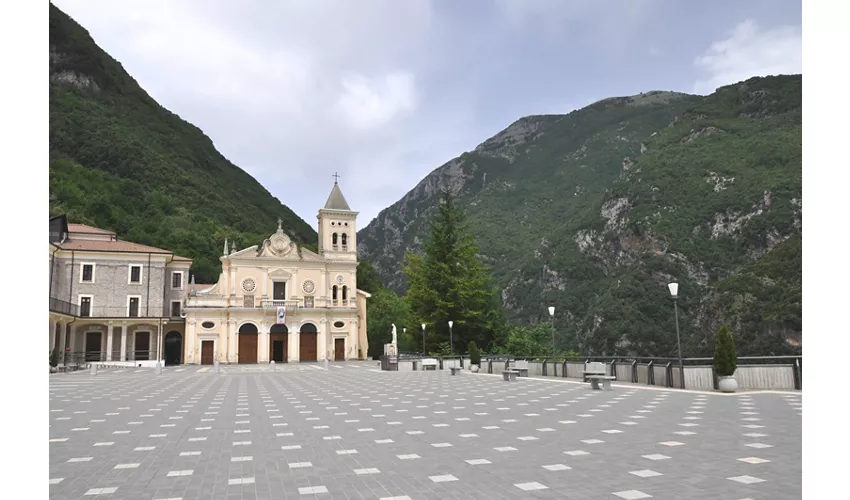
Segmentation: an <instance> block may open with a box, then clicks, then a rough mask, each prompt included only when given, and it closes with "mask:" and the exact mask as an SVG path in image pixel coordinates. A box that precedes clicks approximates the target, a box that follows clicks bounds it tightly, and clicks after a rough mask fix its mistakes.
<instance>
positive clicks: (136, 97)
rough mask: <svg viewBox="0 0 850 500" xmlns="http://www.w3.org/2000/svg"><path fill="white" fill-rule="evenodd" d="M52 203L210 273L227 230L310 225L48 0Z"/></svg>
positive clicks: (260, 234) (260, 232)
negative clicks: (155, 97)
mask: <svg viewBox="0 0 850 500" xmlns="http://www.w3.org/2000/svg"><path fill="white" fill-rule="evenodd" d="M50 212H51V214H56V213H67V214H68V216H69V219H70V220H71V221H73V222H79V223H88V224H93V225H96V226H99V227H103V228H107V229H112V230H115V231H117V232H118V234H119V235H120V236H121V237H123V238H124V239H127V240H131V241H136V242H138V243H144V244H148V245H154V246H157V247H162V248H167V249H169V250H172V251H174V252H176V253H177V254H180V255H185V256H187V257H193V258H194V259H195V264H194V266H193V267H194V269H195V272H196V274H197V279H198V281H199V282H205V281H207V282H208V281H209V280H214V279H215V277H217V276H218V273H219V271H220V265H219V263H218V256H219V255H220V254H221V249H222V246H223V243H224V239H225V237H227V238H230V240H231V241H235V243H236V244H237V245H239V246H240V248H241V247H245V246H249V245H253V244H256V243H259V242H260V241H262V239H263V238H265V237H267V236H268V235H269V234H270V233H271V232H273V231H274V229H275V227H276V224H277V218H278V217H281V218H282V219H283V221H284V224H283V225H284V229H285V230H286V231H288V232H289V233H290V234H291V235H292V237H293V238H294V240H295V241H298V242H301V243H304V242H306V243H309V244H314V243H315V241H316V232H315V230H314V229H313V228H312V227H311V226H310V225H309V224H307V223H306V222H305V221H304V220H302V219H301V218H299V217H298V216H297V215H295V213H293V212H292V211H291V210H290V209H289V208H287V207H286V206H284V205H283V204H282V203H281V202H280V201H279V200H278V199H276V198H275V197H273V196H272V195H271V194H270V193H269V192H268V191H267V190H266V189H265V188H263V186H261V185H260V184H259V183H258V182H257V181H256V180H255V179H254V178H253V177H251V176H250V175H249V174H247V173H246V172H245V171H243V170H242V169H240V168H238V167H236V166H235V165H233V164H232V163H230V162H229V161H228V160H227V159H226V158H224V157H223V156H222V155H221V154H220V153H219V152H218V151H216V149H215V147H214V146H213V143H212V141H211V140H210V138H209V137H207V136H206V135H204V133H203V132H202V131H201V130H200V129H198V128H197V127H195V126H194V125H192V124H190V123H188V122H186V121H184V120H182V119H181V118H180V117H179V116H177V115H175V114H173V113H171V112H169V111H168V110H167V109H165V108H163V107H162V106H160V105H159V104H157V103H156V102H155V101H154V100H153V99H152V98H151V97H150V96H149V95H148V94H147V93H146V92H145V91H144V90H143V89H142V88H141V87H139V85H138V84H137V83H136V81H135V80H133V78H131V77H130V76H129V75H128V74H127V73H126V72H125V71H124V69H123V68H122V66H121V64H120V63H118V62H117V61H115V60H114V59H113V58H111V57H110V56H109V55H108V54H106V53H105V52H104V51H103V50H101V49H100V48H99V47H98V46H97V45H96V44H95V42H94V40H92V38H91V36H90V35H89V33H88V32H87V31H86V30H85V29H83V28H82V27H81V26H80V25H79V24H77V23H76V22H75V21H74V20H73V19H71V18H70V17H68V16H67V15H66V14H65V13H63V12H62V11H60V10H59V9H58V8H57V7H55V6H54V5H53V4H51V5H50Z"/></svg>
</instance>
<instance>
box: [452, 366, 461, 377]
mask: <svg viewBox="0 0 850 500" xmlns="http://www.w3.org/2000/svg"><path fill="white" fill-rule="evenodd" d="M462 369H463V368H460V367H457V366H451V367H449V370H451V371H452V375H457V374H458V373H460V371H461V370H462Z"/></svg>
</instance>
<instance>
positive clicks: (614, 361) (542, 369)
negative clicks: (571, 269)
mask: <svg viewBox="0 0 850 500" xmlns="http://www.w3.org/2000/svg"><path fill="white" fill-rule="evenodd" d="M424 358H431V359H436V360H438V363H439V369H441V370H442V369H444V367H445V365H446V363H445V362H447V361H452V360H455V361H456V360H460V366H461V367H463V366H464V365H465V364H468V362H469V357H468V356H428V355H424V354H422V353H411V352H404V353H399V356H398V361H399V363H403V362H410V363H412V366H411V369H412V370H417V369H418V368H417V361H420V360H422V359H424ZM382 361H383V357H382ZM516 361H528V362H529V363H533V364H534V365H533V368H534V370H533V373H535V374H536V375H533V376H544V377H558V378H572V379H576V378H578V379H583V378H584V374H583V373H582V372H583V371H584V367H585V365H586V364H587V363H591V362H601V363H603V364H604V365H605V369H606V372H607V373H608V374H610V375H613V376H615V377H617V378H616V380H617V381H619V382H626V383H634V384H643V385H653V386H659V387H671V388H685V387H683V386H685V385H686V384H684V383H683V382H684V381H683V380H682V376H681V372H680V370H679V360H678V358H669V357H637V356H581V357H570V358H546V357H541V358H537V357H522V356H520V357H517V356H512V355H501V354H499V355H487V354H482V355H481V365H480V367H479V368H480V371H481V372H483V373H498V372H500V371H502V370H506V369H508V368H509V367H510V366H511V364H512V363H514V362H516ZM713 363H714V360H713V358H682V365H683V367H684V369H685V373H686V377H685V378H686V379H687V378H688V376H687V373H689V371H688V370H689V369H690V370H696V372H690V373H692V374H693V373H699V372H700V370H702V372H703V373H704V375H705V376H709V372H706V371H705V370H706V369H710V376H711V378H712V379H713V381H714V385H715V388H716V384H717V375H716V373H715V372H714V366H713ZM449 364H453V363H449ZM771 365H781V367H784V369H786V370H787V369H788V367H789V366H790V368H791V370H792V371H793V379H794V380H793V386H794V387H793V388H794V389H796V390H802V388H803V357H802V356H801V355H796V356H741V357H739V358H738V366H739V368H752V367H759V366H765V367H766V366H771ZM778 368H780V367H778ZM530 372H531V370H530ZM786 373H788V372H786ZM691 380H693V379H691ZM703 380H705V379H703ZM786 380H787V379H786ZM789 388H790V386H789Z"/></svg>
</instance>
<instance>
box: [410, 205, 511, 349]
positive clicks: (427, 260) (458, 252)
mask: <svg viewBox="0 0 850 500" xmlns="http://www.w3.org/2000/svg"><path fill="white" fill-rule="evenodd" d="M404 272H405V274H406V275H407V277H408V279H409V280H410V288H409V289H408V292H407V297H406V298H407V301H408V303H409V304H410V309H411V312H412V313H413V315H414V316H415V317H416V318H418V319H419V322H420V323H425V324H426V333H427V335H426V349H427V350H428V351H430V352H433V351H437V350H438V349H439V345H440V344H441V343H447V342H448V341H449V325H448V322H449V321H450V320H451V321H454V352H455V353H461V352H464V351H465V350H466V346H467V345H468V344H469V341H470V340H474V341H475V342H476V344H478V345H480V346H483V347H484V348H485V349H486V348H489V346H490V345H491V343H492V341H493V338H494V336H495V335H496V334H497V333H498V330H499V329H500V328H502V327H504V323H505V322H504V314H503V313H502V311H501V305H500V304H499V303H498V300H496V299H495V296H494V294H495V290H494V287H493V280H492V275H491V273H490V270H489V269H488V268H487V267H486V266H485V265H484V264H483V263H482V262H481V261H480V259H479V258H478V248H477V247H476V246H475V241H474V239H473V237H472V235H471V234H470V233H469V231H468V229H467V227H466V226H465V224H464V214H463V212H462V211H461V210H460V209H459V208H458V207H457V205H456V204H455V200H454V197H453V196H452V195H451V193H449V192H448V191H447V190H445V189H444V190H443V192H442V196H441V200H440V205H439V207H438V209H437V213H436V215H435V216H434V218H433V220H432V221H431V224H430V234H429V237H428V239H427V241H426V242H425V244H424V253H423V254H421V255H416V254H413V253H411V252H408V254H407V262H406V265H405V267H404Z"/></svg>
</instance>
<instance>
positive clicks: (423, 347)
mask: <svg viewBox="0 0 850 500" xmlns="http://www.w3.org/2000/svg"><path fill="white" fill-rule="evenodd" d="M422 355H423V356H424V355H425V323H422Z"/></svg>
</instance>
